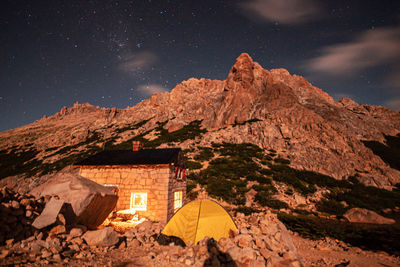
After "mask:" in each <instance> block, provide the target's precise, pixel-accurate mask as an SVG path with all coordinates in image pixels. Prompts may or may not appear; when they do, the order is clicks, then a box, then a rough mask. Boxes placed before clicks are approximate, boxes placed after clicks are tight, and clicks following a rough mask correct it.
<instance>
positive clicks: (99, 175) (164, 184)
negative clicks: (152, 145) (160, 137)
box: [75, 144, 186, 222]
mask: <svg viewBox="0 0 400 267" xmlns="http://www.w3.org/2000/svg"><path fill="white" fill-rule="evenodd" d="M75 166H78V167H80V171H79V174H80V175H81V176H83V177H85V178H88V179H90V180H92V181H95V182H97V183H99V184H103V185H105V186H108V187H111V188H112V189H113V190H114V192H116V194H117V195H118V202H117V206H116V209H117V210H127V209H131V210H134V211H135V212H136V213H137V214H138V215H139V216H141V217H147V218H149V219H151V220H156V221H161V222H167V221H168V219H169V218H170V217H172V215H173V214H174V212H175V211H176V210H177V209H178V208H179V207H180V206H182V205H183V204H184V202H185V197H186V177H185V164H184V158H183V155H182V150H181V149H180V148H164V149H141V145H140V144H134V145H133V150H110V151H102V152H100V153H98V154H96V155H93V156H91V157H88V158H86V159H84V160H82V161H80V162H77V163H76V164H75Z"/></svg>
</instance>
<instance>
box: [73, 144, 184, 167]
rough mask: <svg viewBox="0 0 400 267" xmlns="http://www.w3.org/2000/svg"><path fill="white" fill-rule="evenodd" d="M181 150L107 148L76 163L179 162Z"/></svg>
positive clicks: (143, 163)
mask: <svg viewBox="0 0 400 267" xmlns="http://www.w3.org/2000/svg"><path fill="white" fill-rule="evenodd" d="M180 151H181V149H180V148H162V149H141V150H139V151H132V150H105V151H102V152H99V153H97V154H95V155H93V156H90V157H88V158H86V159H84V160H82V161H79V162H77V163H75V164H74V165H76V166H82V165H89V166H90V165H92V166H96V165H152V164H169V163H177V160H178V155H179V152H180Z"/></svg>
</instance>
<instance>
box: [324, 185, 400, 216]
mask: <svg viewBox="0 0 400 267" xmlns="http://www.w3.org/2000/svg"><path fill="white" fill-rule="evenodd" d="M327 198H328V199H330V200H334V201H336V202H341V201H346V203H347V204H348V205H349V206H350V208H352V207H359V208H365V209H369V210H374V211H376V212H378V213H382V210H383V209H386V208H391V209H393V208H394V207H396V206H400V192H399V191H396V190H394V191H389V190H386V189H382V188H377V187H373V186H365V185H363V184H354V185H353V186H352V187H351V188H350V189H346V190H342V191H336V192H332V193H330V194H329V195H327Z"/></svg>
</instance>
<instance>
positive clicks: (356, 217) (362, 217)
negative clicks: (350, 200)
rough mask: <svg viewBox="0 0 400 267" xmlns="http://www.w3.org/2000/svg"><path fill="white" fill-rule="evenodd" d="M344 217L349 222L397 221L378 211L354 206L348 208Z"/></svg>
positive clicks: (377, 222)
mask: <svg viewBox="0 0 400 267" xmlns="http://www.w3.org/2000/svg"><path fill="white" fill-rule="evenodd" d="M343 217H345V218H346V219H347V220H348V221H349V222H354V223H374V224H393V223H395V222H396V221H395V220H393V219H390V218H386V217H383V216H381V215H379V214H378V213H376V212H374V211H372V210H367V209H361V208H353V209H350V210H348V211H347V212H346V213H345V214H344V215H343Z"/></svg>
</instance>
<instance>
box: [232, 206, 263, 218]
mask: <svg viewBox="0 0 400 267" xmlns="http://www.w3.org/2000/svg"><path fill="white" fill-rule="evenodd" d="M235 211H236V213H239V212H240V213H243V214H244V215H246V216H247V215H251V214H253V213H258V212H260V211H259V210H258V209H255V208H252V207H246V206H239V207H237V208H236V210H235Z"/></svg>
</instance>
